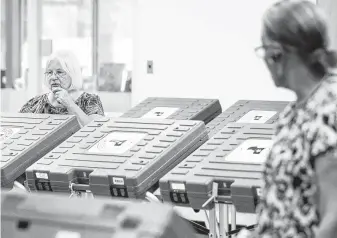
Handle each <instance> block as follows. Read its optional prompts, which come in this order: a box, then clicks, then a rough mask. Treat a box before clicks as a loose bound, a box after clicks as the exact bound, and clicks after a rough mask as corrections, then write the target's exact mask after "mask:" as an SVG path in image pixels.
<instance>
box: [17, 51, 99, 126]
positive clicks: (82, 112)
mask: <svg viewBox="0 0 337 238" xmlns="http://www.w3.org/2000/svg"><path fill="white" fill-rule="evenodd" d="M45 80H46V85H47V86H48V89H49V90H50V91H49V92H48V93H46V94H43V95H39V96H36V97H34V98H32V99H30V100H29V101H28V102H27V103H26V104H25V105H24V106H23V107H22V108H21V110H20V112H21V113H47V114H72V115H75V116H76V118H77V120H78V122H79V123H80V125H81V126H85V125H87V124H88V123H89V122H90V121H92V120H93V119H94V118H95V117H97V116H104V110H103V106H102V103H101V100H100V98H99V97H98V96H97V95H94V94H90V93H86V92H81V91H80V89H81V88H82V87H81V86H82V74H81V68H80V65H79V63H78V60H77V59H76V57H75V56H74V54H73V53H71V52H70V51H58V52H56V53H54V54H52V55H51V56H50V57H49V59H48V61H47V64H46V71H45Z"/></svg>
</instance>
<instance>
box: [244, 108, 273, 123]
mask: <svg viewBox="0 0 337 238" xmlns="http://www.w3.org/2000/svg"><path fill="white" fill-rule="evenodd" d="M276 114H277V112H276V111H258V110H252V111H249V112H248V113H247V114H245V115H244V116H243V117H241V118H240V119H239V120H238V121H237V123H261V124H262V123H266V122H267V121H268V120H270V119H271V118H272V117H273V116H275V115H276Z"/></svg>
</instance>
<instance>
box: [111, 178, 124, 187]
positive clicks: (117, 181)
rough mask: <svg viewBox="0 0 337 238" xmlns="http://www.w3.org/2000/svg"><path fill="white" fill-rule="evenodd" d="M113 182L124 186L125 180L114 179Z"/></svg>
mask: <svg viewBox="0 0 337 238" xmlns="http://www.w3.org/2000/svg"><path fill="white" fill-rule="evenodd" d="M112 182H113V183H114V184H115V185H124V179H123V178H117V177H112Z"/></svg>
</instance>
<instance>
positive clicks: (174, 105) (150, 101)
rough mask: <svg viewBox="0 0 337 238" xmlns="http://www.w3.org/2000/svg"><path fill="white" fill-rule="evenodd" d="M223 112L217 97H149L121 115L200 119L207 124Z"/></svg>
mask: <svg viewBox="0 0 337 238" xmlns="http://www.w3.org/2000/svg"><path fill="white" fill-rule="evenodd" d="M221 112H222V109H221V105H220V102H219V100H216V99H191V98H147V99H146V100H144V101H143V102H141V103H139V104H138V105H137V106H135V107H133V108H132V109H130V110H129V111H128V112H126V113H124V114H123V115H122V116H121V117H124V118H152V119H174V120H198V121H203V122H204V123H205V124H207V123H208V122H210V121H211V120H212V119H214V118H215V117H216V116H218V115H219V114H220V113H221Z"/></svg>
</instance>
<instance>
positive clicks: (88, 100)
mask: <svg viewBox="0 0 337 238" xmlns="http://www.w3.org/2000/svg"><path fill="white" fill-rule="evenodd" d="M75 103H76V105H77V106H79V107H80V108H81V109H82V111H83V112H84V113H85V114H87V115H92V114H98V115H102V116H104V110H103V106H102V103H101V100H100V98H99V97H98V96H97V95H95V94H90V93H85V92H84V93H82V94H81V96H79V97H78V98H77V99H76V101H75ZM20 112H21V113H41V114H68V110H67V109H66V108H63V107H54V106H53V105H51V103H50V102H49V100H48V94H43V95H40V96H36V97H34V98H32V99H30V100H29V101H28V102H27V103H26V104H25V105H24V106H23V107H22V108H21V110H20Z"/></svg>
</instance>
